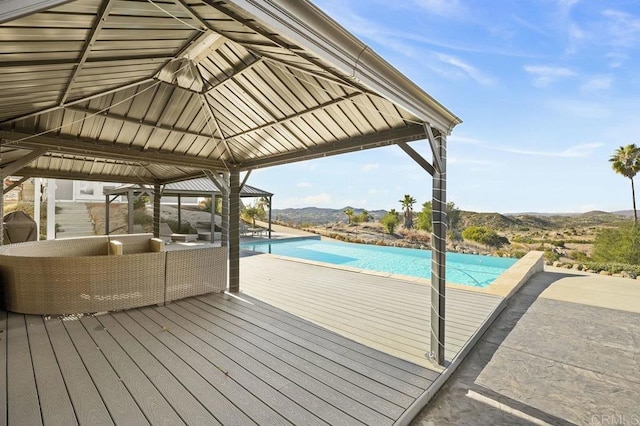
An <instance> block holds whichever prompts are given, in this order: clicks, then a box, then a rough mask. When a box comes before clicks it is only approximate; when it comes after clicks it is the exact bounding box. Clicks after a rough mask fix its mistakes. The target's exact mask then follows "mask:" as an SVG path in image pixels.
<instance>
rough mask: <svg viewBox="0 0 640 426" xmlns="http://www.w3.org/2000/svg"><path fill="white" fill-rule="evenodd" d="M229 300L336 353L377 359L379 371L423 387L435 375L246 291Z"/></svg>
mask: <svg viewBox="0 0 640 426" xmlns="http://www.w3.org/2000/svg"><path fill="white" fill-rule="evenodd" d="M229 300H230V301H236V302H237V303H243V302H246V303H248V304H250V305H251V306H252V307H253V309H254V310H256V311H258V312H260V313H262V314H264V318H265V321H266V322H269V323H271V324H273V325H276V326H278V327H281V328H282V329H283V330H286V331H288V332H290V333H292V334H295V335H298V336H299V337H302V338H304V339H306V340H310V341H313V342H314V343H317V344H320V345H325V346H327V347H329V348H331V350H333V351H334V352H336V353H340V354H342V355H344V356H346V357H349V358H352V359H354V360H358V359H362V356H364V357H365V360H368V359H370V360H372V361H373V362H378V368H380V369H381V371H384V372H386V373H387V374H389V375H391V376H394V377H397V378H399V379H401V380H404V381H406V382H407V383H411V384H413V385H415V386H418V387H421V388H426V387H428V386H429V384H431V382H433V380H435V379H436V378H437V377H438V373H435V372H433V371H432V370H429V369H426V368H424V367H421V366H419V365H417V364H414V363H412V362H408V361H405V360H403V359H400V358H397V357H394V356H391V355H389V354H387V353H384V352H381V351H378V350H375V349H372V348H370V347H368V346H365V345H361V344H358V343H356V342H355V341H353V340H351V339H347V338H345V337H343V336H341V335H340V334H337V333H335V332H333V331H330V330H328V329H326V328H324V327H321V326H319V325H317V324H315V323H313V322H310V321H307V320H304V319H302V318H300V317H299V316H297V315H293V314H291V313H290V312H287V311H283V310H281V309H278V308H276V307H274V306H272V305H270V304H268V303H265V302H263V301H262V300H259V299H256V298H255V297H252V296H249V295H248V294H242V295H241V296H240V297H238V296H234V297H233V298H231V299H229ZM366 362H369V361H366Z"/></svg>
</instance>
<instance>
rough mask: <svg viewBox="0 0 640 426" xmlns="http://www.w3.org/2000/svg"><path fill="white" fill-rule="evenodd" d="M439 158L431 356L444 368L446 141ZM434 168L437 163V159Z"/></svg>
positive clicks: (440, 142) (435, 191) (439, 145)
mask: <svg viewBox="0 0 640 426" xmlns="http://www.w3.org/2000/svg"><path fill="white" fill-rule="evenodd" d="M436 147H437V153H436V155H438V156H439V157H440V161H439V163H440V170H436V171H435V173H434V174H433V201H432V208H433V209H432V224H433V233H432V236H431V250H432V254H431V356H432V358H433V360H434V361H435V362H436V363H437V364H438V365H444V362H445V358H444V349H445V346H444V342H445V330H444V328H445V327H444V326H445V299H446V297H445V292H446V279H445V267H446V252H447V171H446V170H447V169H446V167H447V166H446V164H447V160H446V159H447V152H446V151H447V147H446V139H445V138H444V136H440V137H439V138H438V139H436ZM434 164H437V162H436V161H435V159H434Z"/></svg>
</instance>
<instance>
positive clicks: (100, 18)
mask: <svg viewBox="0 0 640 426" xmlns="http://www.w3.org/2000/svg"><path fill="white" fill-rule="evenodd" d="M113 3H114V0H105V1H104V2H103V3H102V5H101V6H100V9H99V10H98V13H97V15H96V18H95V19H94V23H93V27H92V28H91V31H90V33H89V37H87V40H86V41H85V43H84V46H83V47H82V53H80V59H79V60H78V64H77V65H76V66H75V68H74V69H73V72H72V73H71V76H70V77H69V81H68V83H67V87H65V89H64V92H62V95H61V96H60V99H59V100H58V103H59V104H60V105H64V103H65V102H66V101H67V97H68V96H69V93H70V92H71V89H72V88H73V85H74V83H75V81H76V78H77V77H78V74H79V73H80V70H81V69H82V66H83V65H84V62H85V61H86V60H87V58H88V57H89V53H90V52H91V48H92V47H93V44H94V43H95V41H96V40H97V39H98V34H100V30H101V29H102V27H103V26H104V23H105V22H106V19H107V16H109V12H110V11H111V8H112V7H113Z"/></svg>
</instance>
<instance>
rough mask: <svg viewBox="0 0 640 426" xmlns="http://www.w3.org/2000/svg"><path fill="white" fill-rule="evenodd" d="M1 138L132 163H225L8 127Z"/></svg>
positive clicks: (24, 145) (25, 145)
mask: <svg viewBox="0 0 640 426" xmlns="http://www.w3.org/2000/svg"><path fill="white" fill-rule="evenodd" d="M0 138H2V139H5V140H7V141H8V142H6V143H7V144H10V145H12V146H16V147H19V148H26V149H41V148H44V149H46V150H48V151H50V152H60V153H64V154H69V155H84V156H91V157H99V158H112V159H116V160H124V161H131V162H134V163H139V162H140V161H149V162H153V163H157V164H167V165H172V166H182V167H188V168H198V169H210V168H211V169H223V170H226V167H225V165H224V164H223V163H222V162H221V161H218V160H212V159H207V158H202V157H196V156H192V155H184V154H176V153H173V152H161V151H148V150H140V149H135V148H131V147H129V146H121V145H114V144H113V142H110V141H95V140H88V139H76V138H73V139H70V138H64V137H55V136H44V135H32V134H29V133H20V132H12V131H7V130H0Z"/></svg>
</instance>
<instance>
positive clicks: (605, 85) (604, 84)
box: [580, 76, 613, 92]
mask: <svg viewBox="0 0 640 426" xmlns="http://www.w3.org/2000/svg"><path fill="white" fill-rule="evenodd" d="M612 82H613V78H612V77H608V76H601V77H594V78H592V79H591V80H589V81H587V82H586V83H584V84H583V85H582V86H581V87H580V90H582V91H583V92H598V91H601V90H608V89H610V88H611V83H612Z"/></svg>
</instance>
